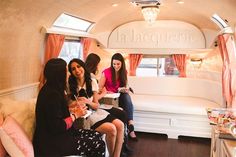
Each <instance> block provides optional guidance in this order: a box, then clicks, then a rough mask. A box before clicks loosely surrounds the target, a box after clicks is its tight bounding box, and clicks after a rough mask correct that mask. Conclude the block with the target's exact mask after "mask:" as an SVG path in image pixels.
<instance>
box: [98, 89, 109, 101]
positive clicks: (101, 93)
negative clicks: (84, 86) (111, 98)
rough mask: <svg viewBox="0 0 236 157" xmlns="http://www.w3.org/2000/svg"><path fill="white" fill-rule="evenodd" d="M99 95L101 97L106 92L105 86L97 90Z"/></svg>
mask: <svg viewBox="0 0 236 157" xmlns="http://www.w3.org/2000/svg"><path fill="white" fill-rule="evenodd" d="M98 94H99V96H100V97H101V98H102V97H104V96H105V95H106V94H107V90H106V88H105V87H104V88H102V89H101V90H100V91H99V93H98Z"/></svg>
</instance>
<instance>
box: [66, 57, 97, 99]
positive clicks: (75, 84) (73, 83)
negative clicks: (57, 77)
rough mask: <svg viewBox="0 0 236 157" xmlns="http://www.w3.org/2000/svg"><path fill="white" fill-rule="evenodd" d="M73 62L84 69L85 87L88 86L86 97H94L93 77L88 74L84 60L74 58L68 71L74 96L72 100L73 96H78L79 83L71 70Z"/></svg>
mask: <svg viewBox="0 0 236 157" xmlns="http://www.w3.org/2000/svg"><path fill="white" fill-rule="evenodd" d="M73 62H76V63H77V64H79V65H80V66H81V67H82V68H83V69H84V80H85V85H86V95H87V96H88V97H91V96H92V95H93V91H92V80H91V76H90V73H89V72H88V70H87V68H86V67H85V64H84V62H83V61H82V60H80V59H77V58H74V59H72V60H71V61H70V63H69V64H68V70H69V72H70V74H71V75H70V77H69V81H68V82H69V88H70V91H71V94H72V97H71V98H72V99H74V97H73V95H78V91H77V88H78V82H77V79H76V77H75V76H74V75H73V73H72V69H71V64H72V63H73Z"/></svg>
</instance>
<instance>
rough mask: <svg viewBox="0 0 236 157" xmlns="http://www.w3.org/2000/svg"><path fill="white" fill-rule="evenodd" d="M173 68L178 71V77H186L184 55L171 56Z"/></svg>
mask: <svg viewBox="0 0 236 157" xmlns="http://www.w3.org/2000/svg"><path fill="white" fill-rule="evenodd" d="M172 58H173V60H174V62H175V66H176V67H177V69H178V70H179V77H186V59H187V57H186V55H185V54H175V55H173V56H172Z"/></svg>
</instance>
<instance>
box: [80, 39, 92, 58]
mask: <svg viewBox="0 0 236 157" xmlns="http://www.w3.org/2000/svg"><path fill="white" fill-rule="evenodd" d="M91 42H92V39H91V38H81V44H82V45H83V59H84V61H85V60H86V58H87V56H88V52H89V47H90V45H91Z"/></svg>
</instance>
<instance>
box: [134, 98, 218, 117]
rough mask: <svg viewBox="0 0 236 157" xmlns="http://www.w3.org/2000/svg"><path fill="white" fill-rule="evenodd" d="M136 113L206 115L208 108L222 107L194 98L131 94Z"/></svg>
mask: <svg viewBox="0 0 236 157" xmlns="http://www.w3.org/2000/svg"><path fill="white" fill-rule="evenodd" d="M131 97H132V100H133V102H135V103H134V104H135V105H134V109H135V111H152V112H167V113H177V114H191V115H206V108H219V107H220V105H219V104H217V103H215V102H212V101H209V100H206V99H202V98H201V99H199V98H194V97H184V96H161V95H144V94H131Z"/></svg>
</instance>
